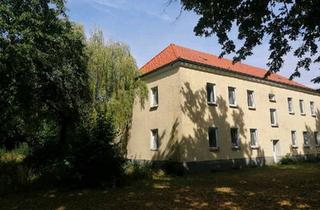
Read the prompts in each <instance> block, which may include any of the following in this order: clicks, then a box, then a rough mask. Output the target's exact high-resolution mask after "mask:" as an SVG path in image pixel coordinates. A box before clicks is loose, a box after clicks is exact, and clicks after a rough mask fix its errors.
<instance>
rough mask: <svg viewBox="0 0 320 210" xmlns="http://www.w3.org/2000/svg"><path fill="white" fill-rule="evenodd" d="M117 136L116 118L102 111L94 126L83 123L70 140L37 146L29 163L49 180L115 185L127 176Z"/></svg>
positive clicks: (66, 182) (82, 184)
mask: <svg viewBox="0 0 320 210" xmlns="http://www.w3.org/2000/svg"><path fill="white" fill-rule="evenodd" d="M114 138H115V131H114V127H113V120H112V118H110V117H107V116H106V115H104V114H100V115H99V116H98V117H97V120H96V121H95V123H93V126H90V127H87V126H85V125H84V124H80V125H79V126H78V127H77V129H76V130H75V131H74V133H73V134H72V135H70V136H69V139H68V142H67V143H64V144H61V143H60V142H58V141H57V139H55V138H52V139H49V140H48V141H46V142H45V143H43V144H39V145H37V146H34V147H33V149H32V152H31V155H30V156H29V157H28V158H27V162H28V164H29V165H31V167H32V168H33V169H35V170H36V171H37V172H38V173H39V175H41V177H42V179H44V180H46V181H47V182H48V181H49V182H59V183H63V184H74V185H76V186H98V185H103V184H112V185H114V184H115V181H118V180H119V178H121V176H122V175H123V168H122V165H123V164H124V162H125V161H124V159H123V158H122V156H121V154H120V152H119V150H118V148H117V145H115V144H114Z"/></svg>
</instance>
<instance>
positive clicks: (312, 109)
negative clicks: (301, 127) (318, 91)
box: [310, 101, 316, 117]
mask: <svg viewBox="0 0 320 210" xmlns="http://www.w3.org/2000/svg"><path fill="white" fill-rule="evenodd" d="M310 112H311V116H313V117H315V116H316V110H315V106H314V101H310Z"/></svg>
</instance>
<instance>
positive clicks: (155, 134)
mask: <svg viewBox="0 0 320 210" xmlns="http://www.w3.org/2000/svg"><path fill="white" fill-rule="evenodd" d="M158 149H159V130H158V129H157V128H154V129H151V130H150V150H151V151H157V150H158Z"/></svg>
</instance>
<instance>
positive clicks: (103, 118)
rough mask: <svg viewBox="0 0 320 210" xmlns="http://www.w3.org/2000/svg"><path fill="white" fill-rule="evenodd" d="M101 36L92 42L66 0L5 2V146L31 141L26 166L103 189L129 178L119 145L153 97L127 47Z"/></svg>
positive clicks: (1, 98) (0, 90)
mask: <svg viewBox="0 0 320 210" xmlns="http://www.w3.org/2000/svg"><path fill="white" fill-rule="evenodd" d="M102 37H103V35H102V33H101V32H95V33H94V34H93V35H92V37H91V39H90V40H89V41H88V42H86V41H85V38H84V33H83V29H82V27H80V26H78V25H75V24H73V23H71V22H70V21H69V19H68V17H67V16H66V15H65V6H64V1H62V0H33V1H27V0H18V1H10V0H4V1H1V4H0V125H1V126H0V136H1V138H0V146H1V147H5V148H6V149H14V148H15V147H16V146H17V145H19V144H21V143H22V142H27V143H28V146H29V147H30V154H28V156H27V157H26V160H25V163H26V164H27V165H28V166H29V167H30V168H31V169H32V170H34V172H35V173H36V174H37V175H39V176H41V177H43V178H45V177H46V178H49V177H50V179H52V180H55V181H63V182H65V183H69V181H70V183H76V184H77V185H79V184H83V185H99V184H101V183H103V182H109V183H111V182H114V181H115V177H121V175H122V174H123V167H122V165H123V163H124V159H123V158H122V156H121V153H120V152H119V150H120V148H119V147H118V144H116V143H115V139H116V137H118V135H119V136H121V137H124V136H126V135H125V134H123V133H125V132H126V131H127V130H128V129H129V127H130V120H131V115H132V105H133V102H134V99H135V98H136V97H137V96H139V97H140V99H141V102H143V98H144V97H145V96H146V92H147V91H146V86H145V85H144V83H143V82H142V81H141V80H140V79H139V73H138V70H137V66H136V63H135V60H134V58H133V57H132V56H131V54H130V51H129V48H128V46H126V45H124V44H120V43H109V44H105V43H104V41H103V38H102ZM86 45H87V47H86ZM6 167H7V166H6ZM7 168H10V167H9V166H8V167H7ZM9 171H10V170H9ZM13 171H14V170H13ZM8 173H9V172H8ZM9 174H10V173H9ZM12 176H14V175H12Z"/></svg>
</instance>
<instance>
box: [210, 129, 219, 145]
mask: <svg viewBox="0 0 320 210" xmlns="http://www.w3.org/2000/svg"><path fill="white" fill-rule="evenodd" d="M208 137H209V147H210V148H218V129H217V128H215V127H209V129H208Z"/></svg>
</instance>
